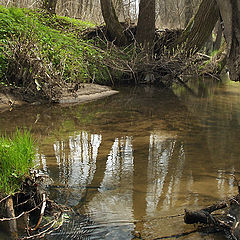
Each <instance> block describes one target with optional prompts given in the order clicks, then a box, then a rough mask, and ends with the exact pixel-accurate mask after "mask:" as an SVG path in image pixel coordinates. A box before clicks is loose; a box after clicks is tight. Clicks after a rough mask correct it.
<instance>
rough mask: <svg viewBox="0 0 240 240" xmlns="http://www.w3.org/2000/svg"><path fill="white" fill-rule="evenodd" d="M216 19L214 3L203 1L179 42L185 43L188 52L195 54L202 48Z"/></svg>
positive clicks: (216, 12) (213, 0)
mask: <svg viewBox="0 0 240 240" xmlns="http://www.w3.org/2000/svg"><path fill="white" fill-rule="evenodd" d="M223 1H224V0H223ZM218 19H219V9H218V6H217V3H216V1H215V0H203V1H202V3H201V4H200V6H199V9H198V12H197V14H196V15H195V17H194V19H193V20H192V21H191V22H190V23H189V25H188V26H187V28H186V29H185V30H184V32H183V35H182V38H181V41H180V42H182V43H186V50H187V51H188V52H197V51H198V50H200V49H201V48H202V47H203V45H204V43H205V42H206V41H207V40H208V39H209V36H210V35H211V33H212V30H213V28H214V27H215V25H216V22H217V20H218Z"/></svg>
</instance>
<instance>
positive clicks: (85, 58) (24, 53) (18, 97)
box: [0, 6, 121, 111]
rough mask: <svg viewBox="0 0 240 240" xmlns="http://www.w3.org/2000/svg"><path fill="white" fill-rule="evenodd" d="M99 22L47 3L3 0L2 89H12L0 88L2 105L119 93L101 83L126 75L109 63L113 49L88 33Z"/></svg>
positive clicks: (0, 25)
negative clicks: (58, 11) (31, 5)
mask: <svg viewBox="0 0 240 240" xmlns="http://www.w3.org/2000/svg"><path fill="white" fill-rule="evenodd" d="M94 26H95V25H94V24H92V23H89V22H84V21H80V20H76V19H73V18H69V17H62V16H57V15H51V14H49V13H47V12H45V11H44V10H42V9H41V10H40V9H35V10H30V9H22V8H14V7H11V8H5V7H3V6H0V89H7V90H4V91H1V90H0V93H1V95H0V109H3V108H5V109H6V108H11V107H13V106H15V105H22V104H24V103H25V102H28V103H38V102H50V103H55V102H59V103H76V102H82V101H89V100H94V99H96V98H100V97H102V96H108V95H111V94H113V93H116V92H115V91H111V90H110V89H109V88H108V87H102V86H100V85H112V84H113V79H115V80H116V79H117V78H118V77H119V78H120V77H121V74H119V73H117V71H116V72H114V71H112V70H111V71H110V70H109V68H108V66H106V64H105V63H104V59H109V53H108V52H107V51H103V50H102V49H101V48H100V45H101V44H102V43H99V42H96V41H93V40H90V39H84V36H83V35H84V32H86V31H88V29H91V28H93V27H94ZM92 83H94V84H92ZM96 84H100V85H96ZM91 88H92V89H91ZM9 89H10V90H9ZM85 95H86V96H85ZM0 111H1V110H0Z"/></svg>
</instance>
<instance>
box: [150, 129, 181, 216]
mask: <svg viewBox="0 0 240 240" xmlns="http://www.w3.org/2000/svg"><path fill="white" fill-rule="evenodd" d="M173 164H176V166H175V167H173ZM183 167H184V148H183V145H182V144H181V143H180V144H179V143H178V142H177V140H176V139H168V138H164V136H163V135H161V133H159V134H151V136H150V143H149V156H148V173H147V175H148V188H147V196H146V202H147V209H146V212H147V215H148V216H152V215H154V213H155V211H156V209H157V207H158V204H159V201H160V198H162V199H164V198H165V200H164V202H163V203H162V204H161V207H163V208H169V207H170V205H171V207H173V206H174V199H176V198H177V196H176V193H177V192H178V191H179V184H180V180H181V176H182V172H183ZM167 175H169V176H168V179H166V177H167ZM164 186H165V189H166V191H165V193H164V195H162V194H163V188H164Z"/></svg>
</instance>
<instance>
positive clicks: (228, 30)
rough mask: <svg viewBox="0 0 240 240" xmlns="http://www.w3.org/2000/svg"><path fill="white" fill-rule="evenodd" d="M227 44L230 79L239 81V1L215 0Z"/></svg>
mask: <svg viewBox="0 0 240 240" xmlns="http://www.w3.org/2000/svg"><path fill="white" fill-rule="evenodd" d="M217 3H218V6H219V9H220V14H221V17H222V19H223V22H224V37H225V39H226V41H227V44H228V62H227V66H228V69H229V71H230V79H231V80H233V81H240V25H239V24H240V0H217Z"/></svg>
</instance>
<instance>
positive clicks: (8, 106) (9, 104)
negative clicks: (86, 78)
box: [0, 83, 118, 113]
mask: <svg viewBox="0 0 240 240" xmlns="http://www.w3.org/2000/svg"><path fill="white" fill-rule="evenodd" d="M117 93H118V91H116V90H112V89H111V88H110V87H107V86H102V85H98V84H91V83H86V84H81V85H79V86H78V88H77V89H69V88H68V89H67V88H66V89H63V90H62V94H61V97H60V98H59V99H56V100H55V102H56V103H59V104H76V103H82V102H88V101H93V100H96V99H99V98H103V97H107V96H110V95H113V94H117ZM22 99H23V98H22V97H21V96H19V95H15V94H12V93H10V92H9V91H6V90H5V91H0V113H1V112H4V111H7V110H10V111H11V110H12V109H13V108H14V107H16V106H21V105H24V104H33V105H37V104H41V102H31V103H29V102H26V101H23V100H22Z"/></svg>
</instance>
